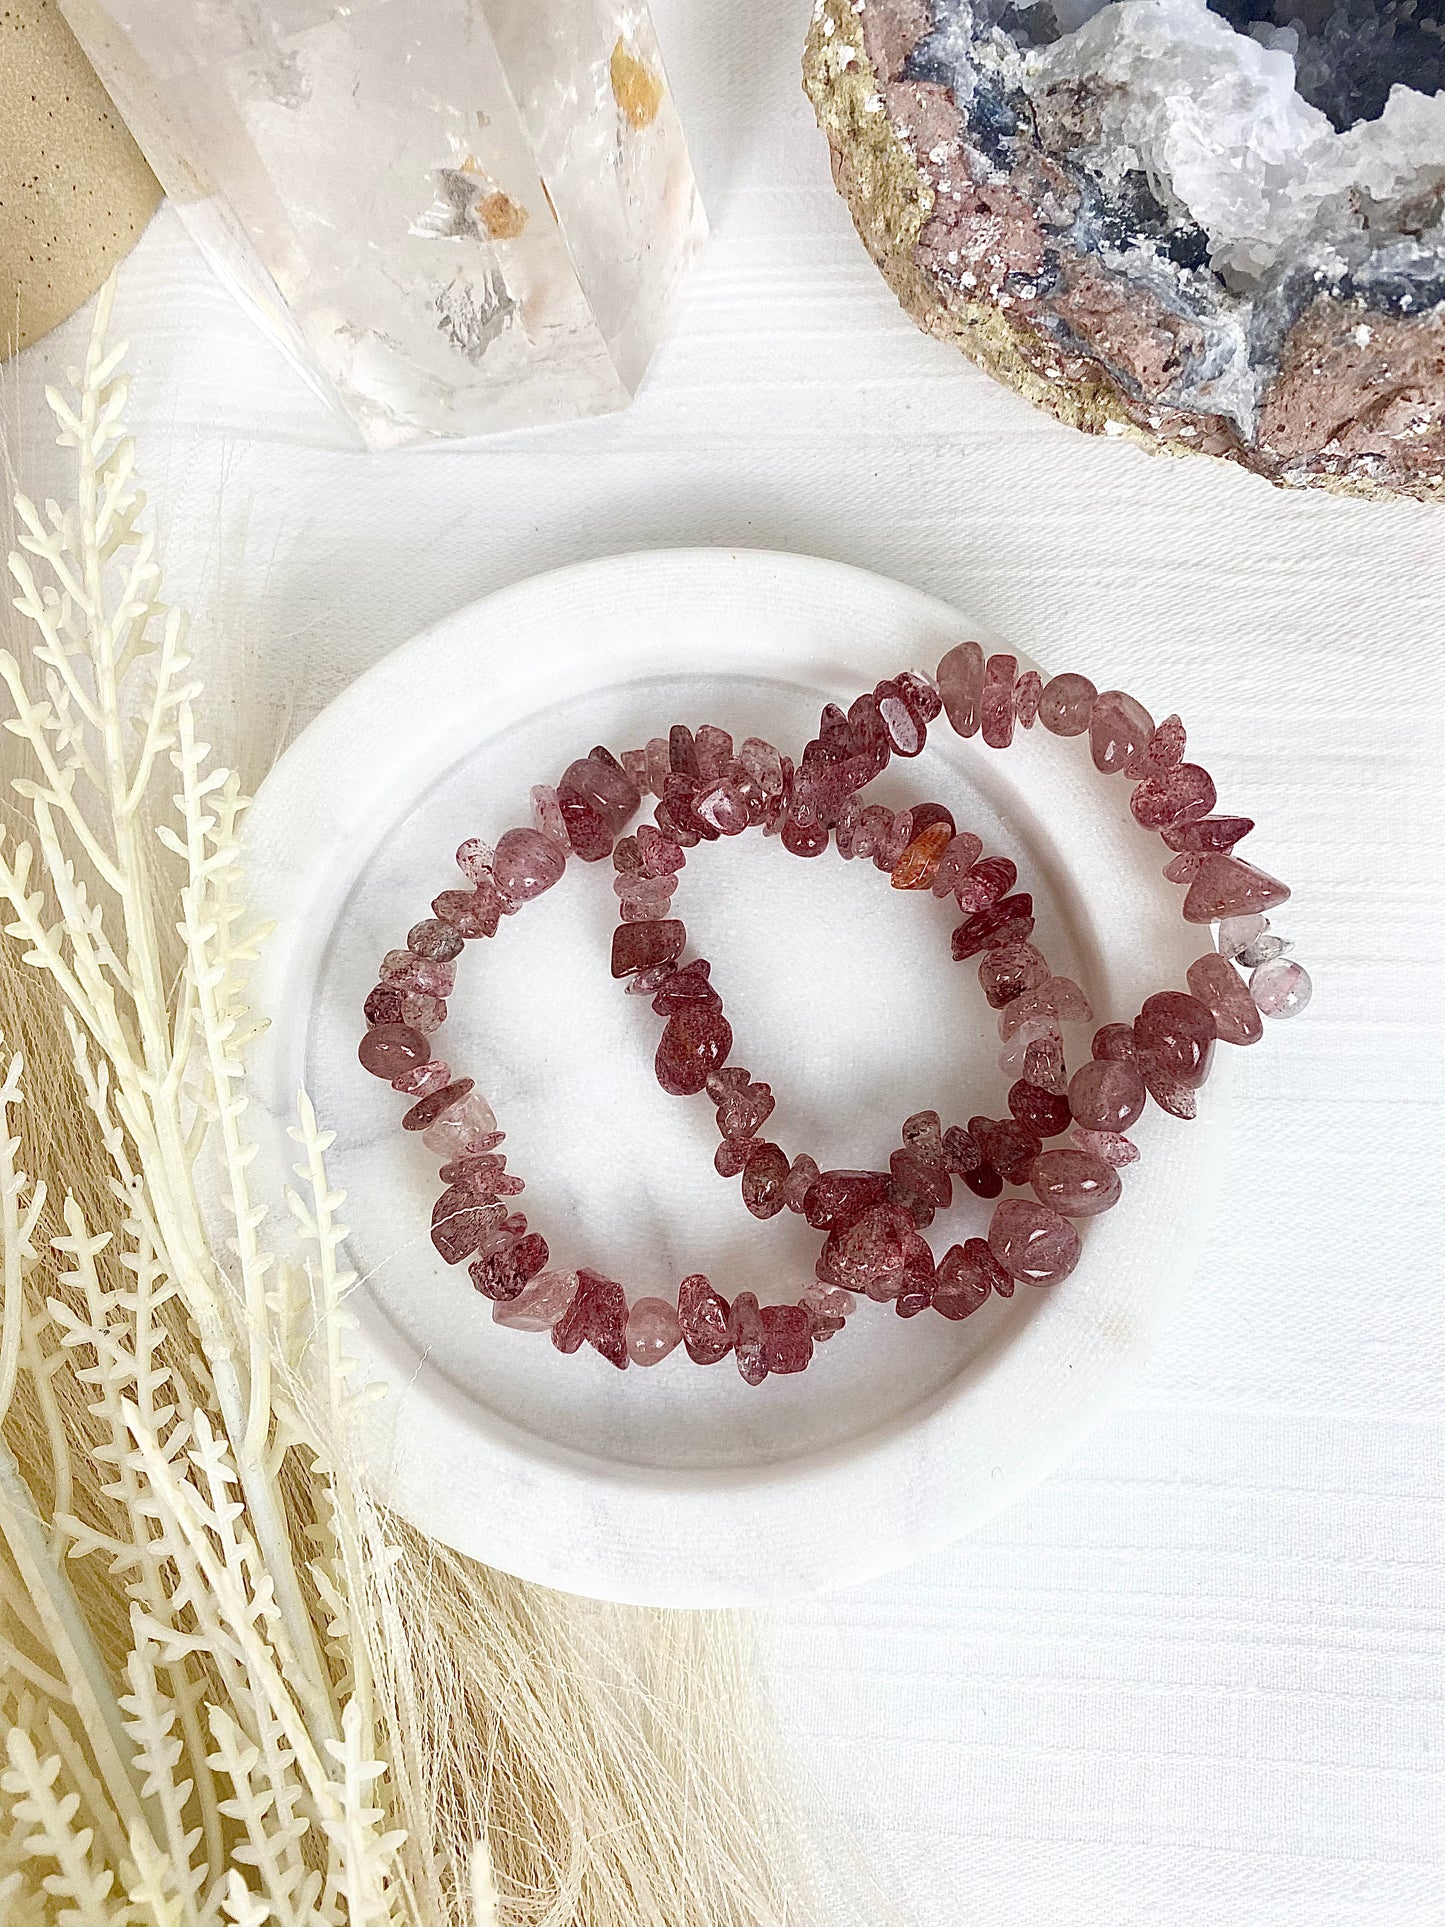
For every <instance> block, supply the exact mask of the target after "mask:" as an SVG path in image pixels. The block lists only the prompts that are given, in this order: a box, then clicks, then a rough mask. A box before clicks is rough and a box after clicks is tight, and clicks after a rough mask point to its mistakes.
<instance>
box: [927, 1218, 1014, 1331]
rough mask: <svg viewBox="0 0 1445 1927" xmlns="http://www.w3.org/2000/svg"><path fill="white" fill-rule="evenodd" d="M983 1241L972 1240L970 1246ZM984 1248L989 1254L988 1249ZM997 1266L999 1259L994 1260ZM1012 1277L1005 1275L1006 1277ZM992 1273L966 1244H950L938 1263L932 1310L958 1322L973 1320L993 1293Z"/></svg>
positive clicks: (985, 1246)
mask: <svg viewBox="0 0 1445 1927" xmlns="http://www.w3.org/2000/svg"><path fill="white" fill-rule="evenodd" d="M982 1242H983V1241H982V1240H981V1239H978V1238H970V1239H969V1241H968V1243H969V1246H971V1247H972V1246H977V1245H979V1244H981V1243H982ZM983 1249H984V1250H985V1251H988V1249H989V1248H988V1246H987V1245H984V1246H983ZM994 1264H995V1265H996V1264H997V1260H996V1259H995V1260H994ZM1008 1276H1009V1274H1007V1273H1005V1277H1008ZM993 1288H994V1287H993V1272H992V1269H991V1268H988V1269H986V1268H985V1267H982V1266H980V1264H979V1262H978V1253H977V1252H976V1251H975V1250H971V1249H967V1248H965V1247H964V1246H963V1245H951V1246H950V1247H949V1249H948V1250H947V1251H946V1252H945V1253H944V1254H943V1256H942V1257H941V1258H940V1259H939V1261H938V1269H937V1270H936V1271H935V1273H934V1278H933V1309H934V1310H935V1311H936V1312H938V1313H939V1314H940V1315H941V1316H942V1317H944V1318H948V1319H951V1320H953V1321H954V1322H955V1323H957V1322H958V1321H959V1320H960V1319H964V1318H970V1317H972V1315H973V1313H974V1312H976V1311H977V1310H978V1308H979V1307H980V1305H985V1304H987V1302H988V1300H989V1298H990V1296H991V1295H992V1293H993Z"/></svg>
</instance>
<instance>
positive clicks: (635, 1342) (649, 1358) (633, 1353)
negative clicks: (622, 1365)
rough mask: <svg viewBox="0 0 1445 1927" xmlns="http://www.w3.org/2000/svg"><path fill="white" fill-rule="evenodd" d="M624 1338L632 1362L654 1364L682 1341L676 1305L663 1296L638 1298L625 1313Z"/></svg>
mask: <svg viewBox="0 0 1445 1927" xmlns="http://www.w3.org/2000/svg"><path fill="white" fill-rule="evenodd" d="M626 1338H627V1356H628V1357H629V1358H630V1359H631V1360H632V1362H633V1364H634V1365H656V1364H657V1363H658V1362H659V1361H660V1360H661V1359H664V1358H666V1357H667V1355H668V1353H669V1352H670V1351H674V1350H676V1348H677V1347H678V1346H679V1345H680V1344H681V1343H682V1325H681V1324H680V1322H679V1320H678V1316H677V1308H676V1306H674V1305H669V1304H668V1302H667V1300H666V1299H665V1298H639V1299H638V1300H637V1302H636V1303H635V1304H634V1305H633V1307H632V1309H631V1311H629V1312H628V1314H627V1330H626Z"/></svg>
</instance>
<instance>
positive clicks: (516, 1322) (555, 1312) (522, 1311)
mask: <svg viewBox="0 0 1445 1927" xmlns="http://www.w3.org/2000/svg"><path fill="white" fill-rule="evenodd" d="M576 1295H577V1274H576V1272H575V1271H539V1272H538V1273H537V1276H536V1277H535V1278H529V1279H528V1281H527V1283H526V1284H525V1285H523V1287H522V1289H521V1291H520V1292H518V1294H517V1296H516V1297H515V1298H497V1299H494V1300H493V1302H492V1318H493V1320H494V1322H495V1323H496V1324H498V1325H506V1326H508V1327H510V1329H511V1330H513V1331H520V1332H545V1331H550V1330H551V1329H552V1327H553V1326H554V1325H555V1324H556V1322H557V1320H558V1319H559V1318H560V1317H561V1316H562V1314H563V1312H564V1311H566V1309H567V1307H568V1306H569V1305H570V1304H571V1302H572V1300H573V1299H574V1298H575V1297H576Z"/></svg>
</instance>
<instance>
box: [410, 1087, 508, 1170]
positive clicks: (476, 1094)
mask: <svg viewBox="0 0 1445 1927" xmlns="http://www.w3.org/2000/svg"><path fill="white" fill-rule="evenodd" d="M496 1129H497V1115H496V1112H495V1111H494V1110H493V1109H492V1107H491V1105H490V1104H489V1103H488V1102H487V1100H486V1099H485V1098H484V1097H483V1096H482V1094H481V1092H480V1091H469V1092H468V1093H467V1095H466V1096H465V1097H464V1098H462V1100H461V1101H460V1103H457V1104H453V1105H452V1106H451V1108H450V1109H449V1110H448V1111H446V1112H444V1113H443V1114H442V1116H440V1117H439V1118H438V1119H437V1120H436V1122H435V1123H434V1124H432V1125H430V1126H429V1127H428V1128H427V1129H426V1130H425V1131H424V1132H423V1133H422V1140H421V1141H422V1143H423V1144H424V1145H425V1146H426V1148H427V1149H428V1150H429V1151H432V1152H435V1154H436V1155H437V1156H438V1157H439V1158H463V1157H465V1156H466V1155H467V1154H468V1152H469V1151H473V1150H475V1149H476V1148H477V1146H478V1145H479V1144H480V1142H481V1140H482V1139H484V1138H491V1137H493V1136H494V1135H495V1133H496Z"/></svg>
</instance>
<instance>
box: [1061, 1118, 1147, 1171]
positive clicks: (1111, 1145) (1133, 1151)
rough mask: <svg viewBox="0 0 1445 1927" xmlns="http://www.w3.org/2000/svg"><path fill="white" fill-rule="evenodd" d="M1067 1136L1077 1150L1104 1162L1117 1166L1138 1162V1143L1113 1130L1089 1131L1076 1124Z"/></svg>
mask: <svg viewBox="0 0 1445 1927" xmlns="http://www.w3.org/2000/svg"><path fill="white" fill-rule="evenodd" d="M1069 1136H1070V1138H1071V1139H1072V1140H1073V1142H1074V1144H1075V1145H1076V1146H1077V1148H1078V1149H1079V1150H1081V1151H1087V1152H1088V1153H1089V1155H1090V1156H1091V1157H1096V1158H1102V1159H1103V1160H1104V1162H1105V1164H1112V1165H1114V1166H1116V1167H1118V1166H1120V1165H1125V1164H1137V1163H1138V1162H1139V1147H1138V1145H1137V1144H1136V1143H1135V1142H1134V1140H1133V1139H1132V1138H1128V1137H1121V1136H1120V1135H1119V1134H1118V1133H1117V1132H1115V1131H1089V1130H1086V1129H1085V1128H1084V1126H1083V1125H1082V1124H1076V1125H1075V1126H1074V1128H1073V1129H1072V1130H1071V1131H1070V1132H1069Z"/></svg>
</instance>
